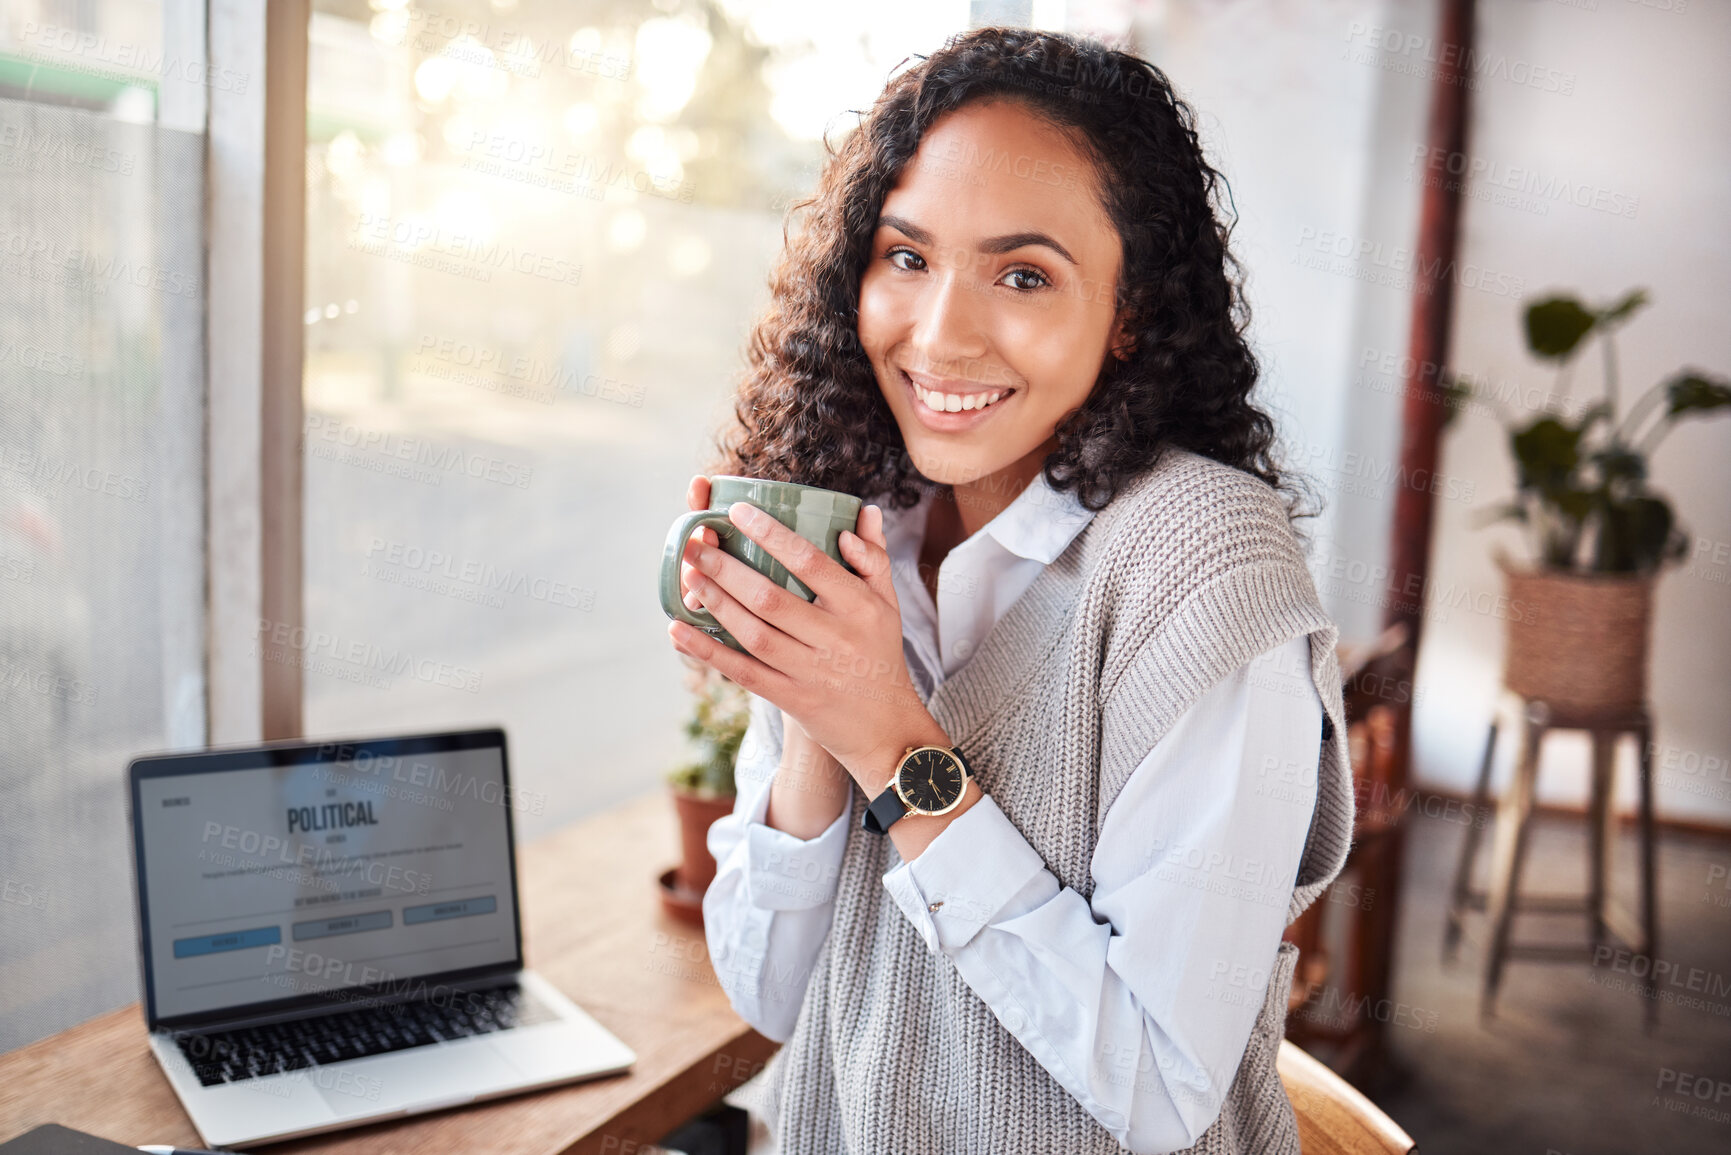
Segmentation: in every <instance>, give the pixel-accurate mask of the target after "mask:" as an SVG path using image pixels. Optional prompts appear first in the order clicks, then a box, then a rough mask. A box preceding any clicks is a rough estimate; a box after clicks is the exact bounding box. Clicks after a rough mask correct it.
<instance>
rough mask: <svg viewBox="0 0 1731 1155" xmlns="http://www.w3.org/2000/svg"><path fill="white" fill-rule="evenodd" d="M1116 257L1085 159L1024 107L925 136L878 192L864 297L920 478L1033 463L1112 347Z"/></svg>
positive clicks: (967, 476)
mask: <svg viewBox="0 0 1731 1155" xmlns="http://www.w3.org/2000/svg"><path fill="white" fill-rule="evenodd" d="M1121 259H1122V256H1121V245H1120V242H1119V238H1118V232H1117V230H1116V229H1115V228H1114V227H1113V226H1112V223H1111V220H1110V219H1109V218H1108V217H1107V215H1106V211H1105V209H1104V208H1103V207H1102V203H1101V197H1100V194H1099V191H1098V189H1097V186H1096V177H1095V175H1094V171H1093V166H1092V165H1091V164H1090V162H1089V161H1088V159H1087V157H1086V156H1085V155H1084V154H1083V153H1082V152H1081V151H1080V150H1079V149H1078V148H1077V147H1076V146H1075V145H1074V144H1072V143H1071V141H1070V139H1069V138H1068V137H1067V136H1066V135H1065V134H1064V133H1063V132H1061V131H1060V130H1059V129H1057V128H1055V127H1053V126H1052V125H1051V124H1050V123H1049V122H1047V121H1045V120H1042V119H1040V118H1039V117H1038V116H1036V115H1034V114H1033V113H1031V112H1029V111H1028V110H1027V108H1026V107H1025V106H1023V105H1022V104H1020V103H1019V102H1016V101H1008V100H997V101H990V102H986V103H978V104H970V105H966V106H964V107H963V108H960V109H958V110H957V111H955V112H953V113H950V114H949V115H947V116H945V117H944V118H942V119H940V120H939V121H938V122H937V123H935V124H934V125H932V127H931V128H930V129H928V130H927V132H926V135H925V137H924V139H922V140H921V142H920V147H919V152H918V154H917V155H916V156H915V158H914V160H913V161H912V162H911V163H909V164H908V166H907V167H906V169H904V170H903V172H902V175H901V179H900V181H899V182H898V183H897V184H896V186H895V188H894V189H893V190H892V191H891V192H890V194H889V195H888V196H887V197H886V198H885V199H884V204H883V210H882V212H881V213H880V214H879V216H878V227H877V232H876V234H875V235H874V236H873V239H872V255H871V260H870V262H869V263H868V264H867V266H866V271H865V275H864V276H863V277H862V278H861V279H860V304H859V335H860V341H861V343H862V345H863V346H864V347H865V351H866V355H867V356H868V357H869V358H870V359H871V363H872V368H873V370H874V371H875V372H876V374H877V381H878V387H879V388H880V389H882V390H883V394H884V397H885V399H887V400H888V402H889V405H890V411H891V412H892V413H894V414H895V418H896V424H897V425H898V426H900V428H901V434H902V440H903V441H904V442H905V443H906V445H907V449H908V453H909V455H910V456H911V457H912V459H913V464H914V467H915V468H916V469H918V470H919V471H920V473H921V474H923V475H924V476H926V477H928V478H930V479H932V480H933V481H939V482H944V483H948V484H954V485H966V484H969V483H972V482H975V481H978V480H980V479H982V478H985V477H988V476H990V475H992V474H995V473H997V472H998V471H1000V470H1003V469H1006V468H1007V467H1010V466H1014V465H1018V464H1023V465H1025V461H1024V459H1028V460H1031V461H1032V462H1033V463H1034V469H1037V468H1038V463H1039V462H1040V461H1041V460H1043V459H1044V457H1045V454H1046V453H1047V452H1048V451H1049V450H1050V449H1051V448H1052V446H1053V445H1054V444H1055V442H1054V441H1053V437H1054V430H1055V429H1056V427H1057V425H1058V422H1059V421H1060V420H1062V419H1063V417H1064V416H1065V415H1066V414H1067V413H1069V412H1070V411H1071V410H1074V409H1076V408H1079V407H1080V406H1081V405H1082V403H1083V402H1084V401H1085V400H1086V399H1087V397H1088V393H1089V391H1090V390H1091V389H1092V388H1093V385H1094V382H1095V380H1096V379H1097V378H1098V376H1099V373H1100V368H1101V366H1102V364H1103V363H1104V361H1105V358H1106V357H1108V356H1110V355H1111V349H1112V348H1113V347H1116V346H1118V345H1120V344H1121V341H1122V332H1121V330H1119V328H1118V326H1117V325H1116V323H1115V320H1116V319H1115V314H1114V309H1113V301H1114V288H1115V286H1116V284H1117V279H1118V270H1119V263H1120V261H1121ZM993 398H996V400H993ZM1034 469H1028V468H1022V469H1018V470H1016V471H1014V472H1015V473H1017V474H1024V475H1025V476H1024V477H1023V478H1022V480H1023V481H1025V480H1026V478H1028V477H1031V476H1032V474H1033V471H1034ZM1012 496H1013V495H1012Z"/></svg>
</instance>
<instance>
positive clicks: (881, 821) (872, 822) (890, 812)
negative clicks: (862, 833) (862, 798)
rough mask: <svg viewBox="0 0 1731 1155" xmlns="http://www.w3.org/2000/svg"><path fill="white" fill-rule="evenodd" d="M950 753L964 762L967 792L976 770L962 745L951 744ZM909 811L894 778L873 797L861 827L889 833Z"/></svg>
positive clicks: (964, 782)
mask: <svg viewBox="0 0 1731 1155" xmlns="http://www.w3.org/2000/svg"><path fill="white" fill-rule="evenodd" d="M950 753H952V754H954V755H955V756H956V761H958V762H960V763H961V764H962V793H964V794H966V793H967V790H968V779H969V778H972V777H973V776H974V772H973V770H972V769H971V768H970V767H969V766H968V760H967V759H966V758H965V757H963V756H962V748H961V747H960V746H951V747H950ZM896 772H897V773H898V774H899V773H900V772H901V763H900V762H897V763H896ZM907 812H908V805H907V803H905V802H903V801H902V797H901V795H900V794H897V793H896V784H895V779H893V778H892V779H891V780H890V784H889V785H888V786H885V787H884V788H883V790H882V792H881V793H879V794H878V796H877V797H876V798H874V799H872V801H871V805H869V806H867V807H866V808H865V813H864V814H862V815H861V816H860V827H861V829H864V830H869V831H871V832H872V833H873V834H888V833H889V829H890V826H891V825H892V824H893V823H894V822H895V821H896V819H898V818H901V817H902V816H903V815H905V814H907Z"/></svg>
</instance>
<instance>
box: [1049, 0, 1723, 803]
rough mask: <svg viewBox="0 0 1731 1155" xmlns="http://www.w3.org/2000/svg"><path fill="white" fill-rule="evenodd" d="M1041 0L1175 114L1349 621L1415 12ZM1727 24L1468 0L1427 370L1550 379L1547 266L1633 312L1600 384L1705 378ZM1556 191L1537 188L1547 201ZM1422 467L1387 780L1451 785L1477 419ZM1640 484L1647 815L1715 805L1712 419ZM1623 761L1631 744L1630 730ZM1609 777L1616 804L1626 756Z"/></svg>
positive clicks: (1709, 361) (1485, 588)
mask: <svg viewBox="0 0 1731 1155" xmlns="http://www.w3.org/2000/svg"><path fill="white" fill-rule="evenodd" d="M1667 5H1668V6H1667ZM1678 6H1681V7H1682V8H1683V10H1682V11H1681V12H1679V11H1676V8H1677V7H1678ZM1067 16H1068V19H1067V26H1068V27H1070V28H1072V29H1074V30H1077V31H1086V32H1092V33H1094V34H1104V35H1106V36H1108V37H1112V36H1119V37H1124V38H1126V39H1127V40H1128V42H1129V43H1130V45H1131V46H1132V47H1133V48H1134V49H1135V50H1137V51H1139V52H1141V53H1142V54H1143V55H1145V56H1147V57H1148V58H1149V59H1150V60H1152V61H1154V62H1155V63H1156V64H1158V65H1159V66H1160V67H1162V68H1164V69H1165V70H1166V71H1167V72H1168V73H1169V74H1170V76H1171V77H1172V79H1173V81H1174V83H1175V85H1176V86H1177V87H1178V89H1179V91H1180V94H1181V95H1182V96H1184V97H1185V98H1186V99H1187V100H1189V101H1190V102H1191V103H1192V104H1193V105H1194V106H1195V107H1196V108H1197V110H1198V112H1199V113H1200V114H1201V116H1202V126H1203V136H1204V141H1205V144H1206V145H1207V147H1208V149H1209V153H1210V156H1211V158H1212V159H1213V160H1214V162H1215V164H1216V166H1217V167H1219V168H1221V169H1222V170H1223V171H1224V172H1225V173H1226V174H1227V176H1228V178H1229V179H1230V181H1231V184H1232V191H1233V194H1234V198H1235V200H1236V203H1237V207H1238V210H1239V213H1240V217H1241V220H1240V223H1239V226H1238V231H1237V233H1236V241H1235V246H1234V247H1235V251H1236V252H1237V253H1238V255H1239V257H1240V258H1241V259H1242V260H1243V261H1244V262H1245V263H1246V265H1247V266H1248V268H1249V271H1250V279H1249V295H1250V302H1251V306H1252V309H1253V311H1254V315H1255V321H1254V325H1253V338H1254V341H1255V345H1256V348H1257V350H1258V353H1259V354H1260V355H1261V356H1262V358H1263V361H1264V366H1265V369H1266V381H1265V386H1264V388H1265V394H1264V397H1265V400H1266V401H1267V403H1268V404H1269V405H1270V407H1271V408H1272V409H1274V410H1275V412H1276V413H1277V415H1278V416H1279V419H1280V422H1281V426H1282V430H1283V434H1284V436H1285V438H1286V441H1287V443H1288V457H1289V460H1290V461H1291V462H1292V463H1293V464H1296V465H1298V466H1299V467H1301V468H1302V469H1303V470H1304V472H1306V474H1307V475H1308V476H1309V478H1310V479H1311V481H1312V483H1313V484H1314V485H1315V486H1316V488H1317V490H1318V492H1319V493H1320V495H1321V496H1322V497H1323V499H1324V501H1325V510H1324V513H1323V516H1322V517H1320V518H1318V519H1317V520H1316V521H1315V522H1313V523H1311V526H1310V530H1309V532H1310V534H1311V536H1312V538H1313V539H1314V540H1313V548H1312V568H1313V571H1314V572H1315V574H1316V577H1317V582H1318V586H1319V588H1320V590H1321V592H1322V594H1323V598H1324V601H1325V604H1326V605H1327V606H1328V608H1329V611H1330V613H1331V614H1333V615H1334V617H1335V619H1336V621H1338V622H1339V623H1340V625H1341V628H1342V633H1343V636H1344V637H1345V638H1346V639H1348V640H1351V641H1363V640H1366V639H1368V638H1369V637H1370V636H1372V635H1374V633H1375V632H1376V630H1377V628H1378V627H1379V625H1380V623H1381V621H1382V617H1383V604H1384V603H1385V601H1386V599H1387V598H1388V597H1389V596H1390V591H1389V589H1388V584H1389V583H1388V582H1387V581H1386V579H1385V578H1384V577H1383V576H1382V575H1383V571H1382V570H1381V569H1379V567H1386V565H1387V561H1388V547H1389V528H1390V522H1391V518H1392V513H1393V498H1394V493H1395V487H1396V484H1397V476H1398V474H1397V467H1398V455H1399V448H1400V440H1399V435H1400V429H1399V425H1400V408H1401V396H1400V390H1401V388H1402V369H1401V367H1400V361H1401V359H1402V358H1403V357H1404V354H1405V351H1406V347H1407V339H1408V329H1409V325H1410V310H1411V307H1412V295H1411V288H1410V284H1411V282H1410V275H1411V261H1412V256H1413V249H1414V247H1415V244H1416V239H1417V228H1418V208H1419V198H1420V193H1421V190H1422V182H1423V180H1424V179H1425V177H1426V176H1427V174H1429V173H1430V172H1431V170H1429V169H1427V168H1426V166H1425V163H1424V162H1425V160H1426V157H1425V156H1424V155H1423V148H1424V132H1425V118H1426V114H1427V110H1428V106H1429V100H1430V83H1429V80H1428V69H1429V68H1430V67H1431V64H1432V62H1433V61H1434V60H1435V59H1436V54H1437V47H1436V45H1435V43H1434V38H1435V34H1436V26H1437V16H1438V13H1437V6H1436V4H1435V2H1434V0H1329V2H1326V3H1306V4H1302V5H1299V4H1288V3H1280V2H1277V0H1237V2H1232V3H1220V2H1209V0H1170V2H1164V3H1155V2H1146V3H1136V4H1126V3H1124V2H1122V0H1090V2H1084V3H1074V4H1072V5H1071V6H1070V8H1069V11H1068V14H1067ZM1728 46H1731V5H1727V4H1722V3H1707V2H1705V0H1572V2H1560V0H1480V3H1479V5H1478V34H1477V49H1478V65H1479V72H1478V73H1477V75H1476V78H1475V81H1474V84H1473V88H1472V92H1471V107H1472V113H1473V115H1472V122H1471V128H1470V133H1469V140H1468V145H1467V150H1466V151H1467V154H1468V155H1467V159H1468V160H1469V161H1478V162H1480V163H1481V168H1482V167H1483V166H1486V165H1493V164H1494V165H1495V166H1496V167H1495V168H1494V169H1491V170H1490V171H1489V172H1488V173H1486V174H1484V175H1483V176H1481V177H1480V178H1479V179H1478V180H1476V181H1474V182H1472V183H1471V184H1470V185H1469V195H1468V197H1467V199H1466V201H1465V203H1464V206H1463V215H1462V236H1461V249H1460V253H1459V261H1458V263H1457V267H1456V277H1455V290H1454V296H1455V323H1454V336H1453V343H1452V354H1451V361H1452V363H1453V365H1454V367H1455V368H1456V369H1458V370H1461V371H1464V372H1467V373H1469V374H1471V375H1472V376H1474V377H1475V378H1479V379H1482V380H1485V381H1488V382H1490V383H1492V384H1495V385H1497V386H1499V387H1501V388H1503V389H1504V390H1512V391H1529V392H1536V393H1537V394H1539V395H1541V396H1542V394H1543V393H1544V392H1545V391H1547V390H1549V389H1551V388H1552V387H1553V385H1554V380H1553V374H1552V372H1551V371H1550V370H1548V369H1544V368H1541V367H1540V366H1539V365H1538V364H1537V363H1536V362H1534V361H1533V360H1532V359H1531V358H1530V357H1529V356H1528V355H1527V354H1526V353H1525V351H1524V346H1523V345H1522V343H1521V333H1520V314H1521V309H1522V303H1523V301H1524V299H1526V298H1529V297H1531V296H1532V295H1534V294H1537V293H1541V292H1543V291H1545V290H1547V289H1550V288H1555V287H1566V288H1571V289H1577V290H1579V291H1580V292H1581V293H1584V294H1585V295H1586V296H1587V297H1588V298H1589V299H1592V300H1597V299H1603V298H1606V297H1610V296H1613V295H1615V294H1619V293H1621V292H1622V291H1623V290H1625V289H1627V288H1630V287H1632V286H1635V285H1645V286H1647V287H1648V288H1649V289H1651V291H1652V293H1653V298H1654V304H1653V305H1652V306H1651V307H1650V309H1649V310H1648V311H1647V313H1646V314H1644V315H1642V316H1641V317H1639V318H1638V319H1637V320H1636V321H1635V323H1634V324H1633V325H1632V327H1631V328H1629V330H1628V331H1627V332H1626V334H1625V336H1624V338H1623V340H1622V342H1621V352H1622V365H1623V371H1624V379H1625V389H1624V392H1625V395H1626V396H1627V395H1629V394H1630V393H1631V392H1632V391H1633V390H1634V388H1635V387H1636V386H1637V385H1645V384H1649V383H1651V382H1654V381H1657V380H1659V379H1660V378H1661V377H1663V376H1665V375H1666V374H1668V373H1669V372H1671V371H1672V370H1673V369H1675V368H1677V367H1678V366H1680V365H1683V364H1686V363H1687V364H1694V365H1698V366H1701V367H1703V368H1706V369H1708V370H1710V371H1713V372H1717V373H1731V326H1726V325H1724V324H1722V323H1716V322H1721V321H1722V317H1723V314H1724V312H1725V306H1726V304H1727V302H1728V301H1731V293H1728V292H1727V289H1728V288H1731V284H1728V282H1731V261H1728V260H1727V247H1728V242H1731V229H1727V227H1726V226H1725V224H1724V222H1725V221H1726V220H1728V219H1731V78H1728V77H1727V74H1726V71H1725V69H1724V68H1723V66H1722V61H1723V55H1724V52H1725V49H1726V48H1727V47H1728ZM1516 169H1518V170H1524V171H1523V172H1513V171H1512V170H1516ZM1525 172H1530V173H1532V176H1531V177H1528V176H1526V175H1525ZM1486 176H1489V177H1492V178H1494V179H1495V180H1497V181H1502V182H1507V183H1509V184H1512V185H1514V186H1515V188H1514V194H1513V195H1509V190H1507V189H1504V188H1500V187H1498V186H1497V185H1494V184H1492V183H1491V182H1490V181H1489V180H1487V179H1485V177H1486ZM1547 182H1548V183H1547ZM1523 186H1525V187H1526V189H1527V191H1526V192H1524V193H1523V192H1521V191H1520V190H1521V188H1522V187H1523ZM1559 187H1560V188H1563V189H1564V190H1565V192H1564V196H1563V197H1562V198H1560V199H1559V198H1556V197H1554V196H1553V195H1547V191H1546V190H1547V189H1549V190H1552V191H1553V192H1554V190H1556V189H1558V188H1559ZM1582 190H1585V191H1582ZM1577 197H1578V198H1579V199H1581V200H1583V201H1584V202H1585V204H1586V207H1580V206H1578V205H1577V204H1575V203H1573V199H1574V198H1577ZM1595 197H1596V198H1597V207H1595V199H1594V198H1595ZM1581 376H1582V377H1583V382H1582V383H1579V384H1584V385H1585V388H1581V387H1579V384H1578V387H1577V393H1581V394H1591V395H1593V396H1596V390H1597V387H1598V378H1597V376H1596V366H1593V367H1592V368H1591V369H1589V370H1588V371H1586V372H1585V373H1583V374H1581ZM1439 474H1440V477H1439V480H1438V488H1439V489H1440V493H1439V495H1438V499H1437V530H1436V536H1435V538H1434V539H1433V551H1432V582H1431V586H1430V590H1431V592H1432V597H1431V600H1430V604H1429V605H1428V607H1427V619H1426V626H1425V642H1424V646H1423V650H1422V653H1421V656H1420V669H1419V676H1418V679H1417V686H1416V688H1415V690H1414V695H1415V697H1416V699H1417V709H1416V715H1415V727H1416V729H1415V776H1416V779H1417V781H1418V782H1419V783H1421V784H1423V785H1428V786H1432V787H1439V788H1444V789H1450V790H1461V791H1464V790H1467V789H1470V787H1471V784H1472V779H1473V775H1474V774H1475V772H1476V770H1477V766H1478V758H1479V756H1480V753H1481V752H1482V748H1483V746H1482V744H1483V741H1484V734H1485V727H1486V725H1487V724H1488V721H1489V717H1490V709H1491V704H1492V701H1493V699H1494V696H1495V691H1496V688H1497V684H1498V681H1499V677H1500V673H1501V663H1502V633H1501V630H1502V620H1501V619H1500V618H1498V617H1495V616H1494V613H1479V612H1475V610H1473V609H1472V608H1470V607H1471V606H1472V605H1473V604H1475V603H1478V604H1484V605H1488V606H1491V607H1494V605H1495V597H1496V595H1497V594H1498V593H1499V592H1501V584H1500V578H1499V576H1498V574H1497V571H1496V570H1495V569H1494V568H1493V566H1492V563H1491V560H1490V549H1491V546H1492V545H1493V543H1494V542H1496V541H1498V540H1508V541H1512V540H1513V539H1512V538H1510V537H1509V536H1508V534H1507V533H1506V532H1504V531H1500V530H1483V529H1478V528H1475V519H1476V515H1477V514H1478V512H1479V511H1480V510H1482V509H1484V508H1485V507H1487V506H1489V505H1492V504H1494V503H1496V502H1498V501H1501V500H1503V499H1504V498H1506V497H1507V496H1508V494H1509V492H1510V491H1511V489H1512V484H1513V470H1512V467H1511V465H1510V462H1509V459H1508V454H1507V449H1506V440H1505V437H1504V434H1503V432H1502V430H1501V427H1500V426H1499V425H1497V424H1496V422H1495V421H1494V420H1493V419H1492V418H1490V417H1489V416H1487V415H1485V414H1483V413H1480V412H1473V411H1470V410H1469V411H1467V412H1465V413H1463V414H1462V415H1461V416H1460V417H1459V418H1457V420H1456V422H1455V423H1454V426H1453V428H1452V429H1451V431H1450V432H1449V434H1448V435H1447V441H1446V444H1445V446H1444V453H1443V457H1442V459H1441V462H1440V467H1439ZM1654 476H1655V480H1656V483H1657V484H1658V485H1659V486H1660V487H1661V488H1663V489H1664V490H1665V491H1666V492H1668V493H1669V494H1671V496H1672V497H1673V498H1674V499H1675V503H1676V505H1677V507H1678V510H1679V514H1680V516H1681V518H1682V520H1683V522H1684V524H1685V525H1686V526H1687V527H1688V528H1689V529H1690V530H1691V531H1692V536H1693V538H1694V541H1695V543H1696V546H1697V548H1699V549H1700V551H1701V554H1700V556H1699V557H1698V558H1695V559H1693V562H1692V564H1691V565H1690V566H1689V567H1688V568H1686V569H1683V570H1674V571H1671V572H1670V573H1669V574H1668V575H1667V576H1666V577H1665V578H1663V579H1662V581H1661V585H1660V592H1659V601H1658V610H1657V622H1656V633H1655V639H1654V670H1653V682H1652V696H1653V701H1654V703H1655V710H1656V714H1657V719H1658V733H1657V746H1658V750H1657V757H1658V774H1659V809H1660V813H1661V814H1662V815H1669V816H1675V817H1685V818H1692V819H1696V820H1702V821H1708V822H1712V823H1716V824H1726V825H1731V709H1727V707H1731V544H1727V543H1731V502H1728V501H1727V500H1726V499H1727V495H1731V419H1719V420H1718V421H1709V422H1703V423H1701V424H1699V425H1696V426H1693V427H1685V428H1684V429H1682V430H1680V431H1679V432H1677V433H1676V434H1674V435H1673V437H1672V438H1671V440H1670V441H1668V442H1667V443H1666V444H1665V446H1664V447H1663V453H1662V455H1661V456H1660V457H1659V458H1658V460H1657V462H1656V463H1655V470H1654ZM1499 535H1500V536H1499ZM1623 756H1624V759H1625V762H1631V760H1632V756H1633V748H1632V745H1631V746H1629V747H1627V748H1626V749H1625V751H1624V755H1623ZM1504 761H1505V762H1506V758H1505V759H1504ZM1545 766H1546V770H1545V773H1544V775H1543V776H1542V779H1541V795H1540V796H1541V798H1543V799H1545V800H1551V801H1562V802H1580V801H1581V800H1583V799H1584V797H1585V777H1584V776H1585V768H1586V745H1585V742H1584V740H1579V739H1577V738H1574V737H1572V736H1569V735H1562V736H1559V737H1557V738H1555V739H1553V740H1552V741H1551V743H1550V745H1549V747H1548V753H1547V757H1546V762H1545ZM1504 771H1505V772H1506V766H1505V767H1504ZM1622 792H1623V796H1624V798H1625V800H1628V799H1632V797H1633V785H1632V777H1631V776H1630V775H1629V774H1628V772H1627V769H1625V771H1624V779H1623V782H1622Z"/></svg>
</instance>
